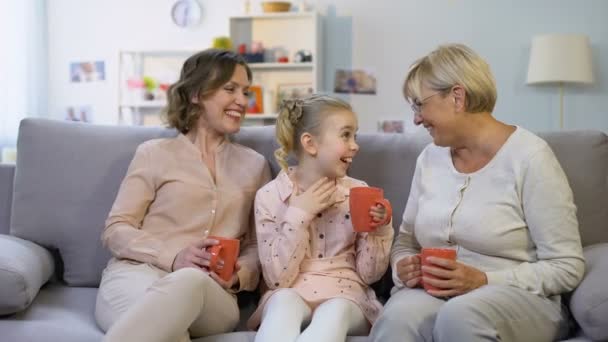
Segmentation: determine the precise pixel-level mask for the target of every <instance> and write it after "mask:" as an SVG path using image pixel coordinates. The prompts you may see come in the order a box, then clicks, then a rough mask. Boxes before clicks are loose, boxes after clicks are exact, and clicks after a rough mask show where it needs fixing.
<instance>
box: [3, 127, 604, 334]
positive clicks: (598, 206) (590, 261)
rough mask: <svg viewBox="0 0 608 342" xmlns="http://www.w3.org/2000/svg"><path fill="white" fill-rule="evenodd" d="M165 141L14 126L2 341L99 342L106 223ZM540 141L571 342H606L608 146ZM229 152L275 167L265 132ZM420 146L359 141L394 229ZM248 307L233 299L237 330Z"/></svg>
mask: <svg viewBox="0 0 608 342" xmlns="http://www.w3.org/2000/svg"><path fill="white" fill-rule="evenodd" d="M173 135H175V132H174V131H171V130H166V129H162V128H147V127H118V126H116V127H114V126H96V125H89V124H81V123H72V122H61V121H52V120H44V119H26V120H24V121H22V123H21V127H20V131H19V139H18V151H19V158H18V161H17V165H16V166H12V165H0V315H2V316H1V317H0V340H1V341H63V342H70V341H74V342H76V341H77V342H83V341H99V340H100V339H101V337H102V332H101V331H100V330H99V329H98V327H97V326H96V324H95V320H94V317H93V312H94V311H93V310H94V305H95V295H96V291H97V289H96V287H97V286H98V284H99V280H100V276H101V271H102V269H103V268H104V266H105V264H106V262H107V260H108V258H109V257H110V255H109V253H108V252H107V251H106V250H105V249H104V248H103V247H102V246H101V243H100V234H101V231H102V229H103V225H104V220H105V218H106V215H107V213H108V211H109V209H110V207H111V205H112V202H113V201H114V197H115V195H116V191H117V189H118V187H119V184H120V181H121V179H122V178H123V176H124V174H125V172H126V169H127V166H128V164H129V162H130V160H131V158H132V156H133V153H134V151H135V148H136V146H137V145H138V144H139V143H141V142H143V141H145V140H148V139H152V138H158V137H167V136H173ZM541 136H542V137H543V138H545V139H546V140H547V141H548V142H549V144H550V145H551V147H552V148H553V150H554V151H555V153H556V155H557V157H558V159H559V161H560V162H561V164H562V166H563V168H564V169H565V171H566V174H567V175H568V178H569V181H570V185H571V186H572V189H573V190H574V198H575V201H576V204H577V206H578V217H579V221H580V232H581V235H582V241H583V244H584V246H585V256H586V259H587V274H586V276H585V279H584V280H583V282H582V283H581V285H580V286H579V287H578V289H576V290H575V291H574V292H573V293H572V294H571V296H568V297H567V298H566V300H567V301H568V303H569V306H570V308H571V309H572V312H573V316H574V317H575V318H576V320H572V322H573V327H574V328H573V334H572V338H571V340H569V341H590V340H602V339H608V286H607V285H606V284H607V283H608V243H607V242H608V137H607V136H606V135H605V134H603V133H601V132H596V131H577V132H551V133H546V134H541ZM234 140H235V141H237V142H239V143H241V144H244V145H247V146H250V147H252V148H254V149H255V150H257V151H259V152H260V153H262V154H263V155H265V156H266V157H267V158H268V159H269V160H270V161H272V151H273V150H274V149H275V148H276V144H275V142H274V131H273V128H272V127H246V128H243V129H242V131H241V132H240V133H239V134H238V135H236V136H235V137H234ZM429 142H430V138H429V137H428V135H427V133H426V132H422V131H420V133H416V134H404V135H397V134H362V135H361V136H360V137H359V143H360V146H361V151H360V152H359V155H358V156H357V158H355V162H354V164H353V167H352V169H351V171H350V173H351V175H352V176H354V177H356V178H360V179H364V180H365V181H367V182H368V183H369V184H371V185H374V186H379V187H382V188H384V189H385V191H386V197H387V198H388V199H389V200H390V201H391V202H392V203H393V205H394V213H395V215H394V223H395V227H398V226H399V224H400V221H401V217H400V216H401V213H402V212H403V208H404V206H405V201H406V199H407V197H408V192H409V187H410V179H411V177H412V174H413V171H414V164H415V162H416V156H417V155H418V154H419V153H420V151H421V150H422V148H423V147H424V146H425V145H426V144H428V143H429ZM271 165H272V170H273V172H274V173H275V174H276V172H277V171H278V166H277V165H276V163H274V161H272V162H271ZM390 287H391V284H390V277H385V278H384V279H383V280H382V281H380V282H379V283H377V284H375V289H376V291H377V293H378V295H379V297H380V298H382V299H384V300H385V299H386V298H387V295H388V291H389V289H390ZM256 298H257V297H256V295H252V294H242V295H240V296H239V302H240V306H241V308H242V317H243V319H246V318H247V316H248V315H249V314H250V313H251V311H252V309H253V308H254V306H255V300H256ZM167 314H170V313H167ZM413 314H415V313H413ZM404 319H406V318H404ZM575 322H578V324H575ZM242 329H243V325H240V327H239V330H242ZM253 336H254V333H253V332H242V331H241V332H234V333H230V334H224V335H218V336H211V337H207V338H202V339H197V340H196V341H205V342H211V341H223V342H230V341H234V342H236V341H253ZM365 340H366V337H361V336H359V337H349V339H348V341H350V342H352V341H365Z"/></svg>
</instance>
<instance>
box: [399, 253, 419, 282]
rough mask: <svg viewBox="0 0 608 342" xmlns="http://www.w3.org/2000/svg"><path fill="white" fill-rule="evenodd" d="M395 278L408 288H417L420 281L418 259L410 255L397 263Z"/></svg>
mask: <svg viewBox="0 0 608 342" xmlns="http://www.w3.org/2000/svg"><path fill="white" fill-rule="evenodd" d="M396 266H397V277H398V278H399V279H400V280H401V282H402V283H403V284H404V285H405V286H407V287H410V288H414V287H419V286H420V280H421V279H422V271H421V270H420V257H419V256H417V255H411V256H408V257H405V258H403V259H401V260H399V261H397V265H396Z"/></svg>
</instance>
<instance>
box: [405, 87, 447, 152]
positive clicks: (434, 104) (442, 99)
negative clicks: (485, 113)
mask: <svg viewBox="0 0 608 342" xmlns="http://www.w3.org/2000/svg"><path fill="white" fill-rule="evenodd" d="M420 99H424V100H422V101H421V100H420ZM420 99H418V98H417V99H414V100H413V102H414V104H415V106H416V107H418V111H417V112H414V124H415V125H423V126H424V128H426V129H427V130H428V132H429V134H430V135H431V137H433V142H434V143H435V145H437V146H450V143H451V141H452V140H453V136H452V135H453V133H454V128H455V123H456V119H457V117H456V112H455V106H454V104H455V99H454V96H452V91H449V92H447V93H444V92H438V91H436V90H432V89H429V88H427V87H424V86H423V87H422V89H421V91H420Z"/></svg>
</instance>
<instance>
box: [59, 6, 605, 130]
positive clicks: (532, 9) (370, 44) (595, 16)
mask: <svg viewBox="0 0 608 342" xmlns="http://www.w3.org/2000/svg"><path fill="white" fill-rule="evenodd" d="M200 2H201V3H202V5H203V11H204V18H203V21H202V24H201V25H200V26H198V27H197V28H195V29H190V30H184V29H180V28H178V27H177V26H175V25H173V23H172V22H171V18H170V15H169V13H170V9H171V6H172V4H173V1H172V0H129V1H124V0H105V1H101V0H81V1H73V0H48V15H49V18H48V22H49V70H50V80H49V91H50V96H49V110H50V111H49V113H50V115H51V116H53V117H62V116H63V113H64V111H65V107H66V106H69V105H85V104H92V105H93V107H94V108H93V110H94V117H95V120H96V122H100V123H114V122H116V111H117V103H118V85H117V79H116V74H117V59H118V51H119V50H121V49H123V50H136V49H146V50H150V49H203V48H206V47H208V46H209V45H210V43H211V39H212V38H213V37H215V36H219V35H227V34H228V19H227V17H228V16H230V15H237V14H240V13H241V10H242V1H241V0H201V1H200ZM252 2H253V7H256V8H257V7H258V6H259V5H258V2H259V1H255V0H254V1H252ZM308 3H311V4H313V5H314V6H315V7H316V8H317V10H319V11H320V12H321V13H322V14H323V15H325V16H326V20H325V35H326V37H325V48H326V50H325V51H326V54H325V56H324V58H325V61H326V66H325V85H326V89H332V88H333V76H334V75H333V72H334V70H335V68H336V67H354V68H359V67H361V68H372V69H373V70H375V71H376V76H377V79H378V94H377V95H376V96H369V95H353V96H349V97H347V98H348V99H349V100H351V102H352V104H353V105H354V107H355V109H356V110H357V112H358V113H359V114H360V125H361V131H374V130H375V129H376V121H377V120H378V119H382V118H405V119H406V120H407V121H406V122H407V124H408V125H409V126H411V122H410V121H411V115H412V113H411V111H410V110H409V106H408V105H407V104H406V103H405V101H404V100H403V98H402V95H401V84H402V82H403V79H404V76H405V73H406V71H407V69H408V66H409V65H410V64H411V63H412V62H413V61H414V60H415V59H416V58H418V57H420V56H422V55H424V54H426V53H428V52H429V51H430V50H432V49H433V48H435V47H436V46H437V45H438V44H441V43H447V42H461V43H465V44H467V45H469V46H471V47H472V48H473V49H475V50H476V51H477V52H479V53H480V54H481V55H482V56H484V57H485V58H486V59H487V60H488V62H489V63H490V65H491V67H492V69H493V70H494V73H495V76H496V79H497V83H498V90H499V98H498V103H497V107H496V110H495V115H496V116H497V117H498V118H499V119H501V120H504V121H507V122H510V123H513V124H518V125H522V126H524V127H526V128H529V129H531V130H534V131H542V130H555V129H558V128H559V118H558V110H559V108H558V91H557V88H555V87H550V86H548V87H533V86H528V85H525V77H526V72H527V63H528V53H529V46H530V41H531V38H532V36H533V35H535V34H540V33H583V34H587V35H588V36H589V37H590V39H591V44H592V48H593V51H594V63H595V70H596V83H595V84H594V85H592V86H578V87H570V86H567V87H566V91H565V107H564V113H565V127H566V128H567V129H586V128H588V129H600V130H603V131H605V132H608V86H607V84H608V57H607V55H608V21H607V20H606V16H607V14H608V1H605V0H585V1H581V0H511V1H498V0H375V1H373V2H370V1H366V0H333V1H329V0H316V1H314V0H308ZM294 39H297V32H294ZM100 59H101V60H105V61H106V81H105V82H103V83H90V84H72V83H69V79H68V74H69V73H68V67H69V62H70V61H80V60H100Z"/></svg>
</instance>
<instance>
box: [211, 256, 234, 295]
mask: <svg viewBox="0 0 608 342" xmlns="http://www.w3.org/2000/svg"><path fill="white" fill-rule="evenodd" d="M240 269H241V265H240V264H239V262H238V261H237V262H236V265H235V266H234V273H232V278H230V280H229V281H225V280H224V279H222V278H220V276H219V275H217V273H215V272H209V276H210V277H211V278H213V280H215V281H216V282H217V283H218V284H220V286H221V287H223V288H225V289H226V290H228V289H231V288H233V287H236V285H238V284H239V276H238V271H239V270H240Z"/></svg>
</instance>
